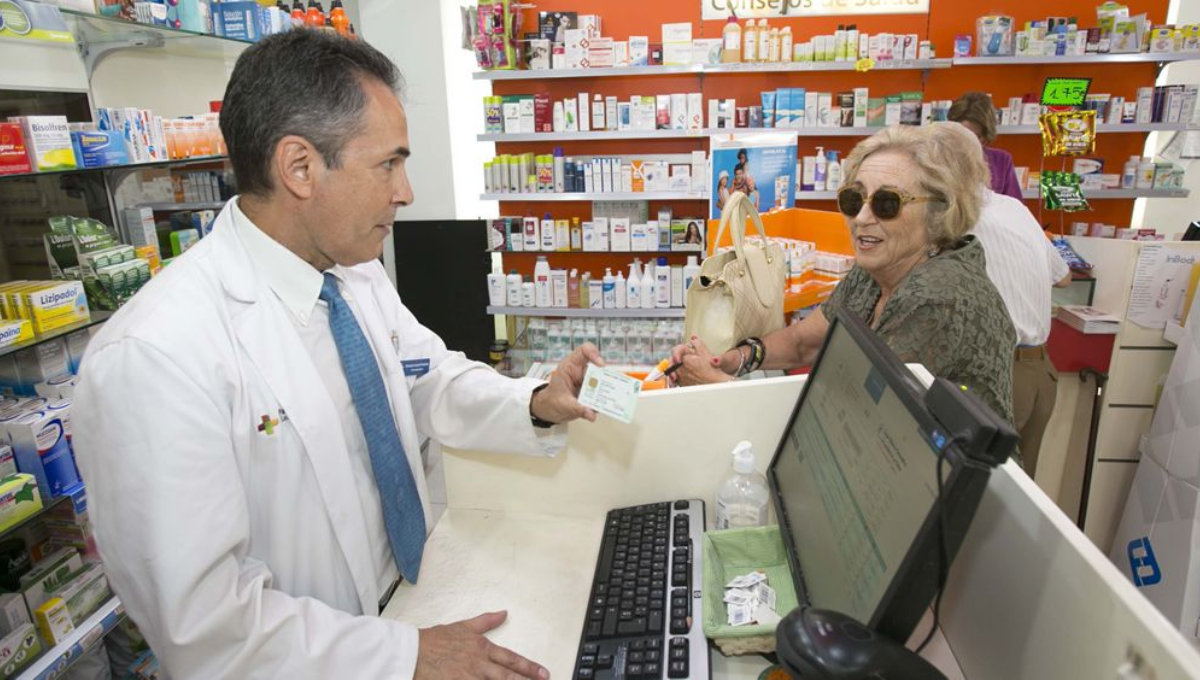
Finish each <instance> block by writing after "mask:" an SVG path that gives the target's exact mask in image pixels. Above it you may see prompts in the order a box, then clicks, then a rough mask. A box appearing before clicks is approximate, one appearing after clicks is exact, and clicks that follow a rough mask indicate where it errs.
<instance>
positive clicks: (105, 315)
mask: <svg viewBox="0 0 1200 680" xmlns="http://www.w3.org/2000/svg"><path fill="white" fill-rule="evenodd" d="M113 314H114V312H100V311H94V312H92V313H91V318H89V319H88V320H87V321H80V322H79V323H73V324H71V325H70V326H63V327H62V328H56V329H54V330H53V331H51V332H49V333H43V334H42V335H38V336H35V337H34V338H33V339H32V340H26V341H25V342H19V343H17V344H15V345H9V346H7V347H0V357H4V356H8V355H9V354H12V353H13V352H19V351H21V350H23V349H29V348H30V347H36V346H37V345H40V344H42V343H43V342H49V341H51V340H56V339H58V338H61V337H64V336H67V335H70V334H71V333H74V332H75V331H78V330H82V329H84V328H91V327H92V326H95V325H97V324H102V323H104V322H105V321H108V320H109V318H111V317H112V315H113Z"/></svg>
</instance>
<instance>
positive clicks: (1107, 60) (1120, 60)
mask: <svg viewBox="0 0 1200 680" xmlns="http://www.w3.org/2000/svg"><path fill="white" fill-rule="evenodd" d="M1193 59H1200V52H1165V53H1161V54H1150V53H1146V52H1138V53H1133V54H1072V55H1064V56H1061V57H1045V56H1037V57H955V58H954V59H953V62H954V66H956V67H957V66H1013V65H1025V64H1146V63H1149V64H1159V63H1168V62H1175V61H1191V60H1193Z"/></svg>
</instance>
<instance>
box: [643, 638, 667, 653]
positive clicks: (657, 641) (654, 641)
mask: <svg viewBox="0 0 1200 680" xmlns="http://www.w3.org/2000/svg"><path fill="white" fill-rule="evenodd" d="M662 647H663V641H662V638H660V637H652V638H650V639H649V640H646V649H659V650H661V649H662Z"/></svg>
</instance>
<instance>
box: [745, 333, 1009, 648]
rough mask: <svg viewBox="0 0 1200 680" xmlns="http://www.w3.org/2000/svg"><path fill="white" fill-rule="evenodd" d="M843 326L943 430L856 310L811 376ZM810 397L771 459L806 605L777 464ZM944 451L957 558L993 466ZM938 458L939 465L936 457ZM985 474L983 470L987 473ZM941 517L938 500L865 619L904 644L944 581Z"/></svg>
mask: <svg viewBox="0 0 1200 680" xmlns="http://www.w3.org/2000/svg"><path fill="white" fill-rule="evenodd" d="M839 325H841V326H845V330H846V331H848V334H849V335H850V337H851V338H853V340H854V341H855V342H856V343H858V345H859V347H860V348H861V349H862V350H863V352H864V353H865V354H866V355H867V358H868V359H869V360H870V361H871V362H872V365H874V366H875V367H876V368H878V369H880V371H879V372H880V374H881V375H882V376H883V377H884V379H885V380H886V381H887V385H888V387H889V388H891V389H892V390H893V391H894V392H895V393H896V394H897V396H898V397H899V399H900V400H901V402H902V403H903V404H904V405H905V406H906V407H907V408H908V410H909V412H910V413H912V414H913V415H914V417H915V418H916V420H917V422H918V424H919V426H920V428H921V430H922V432H923V433H924V434H925V436H926V437H930V438H931V441H932V437H933V436H934V433H940V432H941V429H940V428H939V427H938V425H937V422H936V421H935V420H934V418H933V416H932V415H930V413H929V411H928V409H927V408H926V407H925V405H924V400H923V395H924V392H925V388H924V386H922V385H921V384H920V383H919V382H918V381H917V379H916V378H915V377H914V376H913V375H912V373H911V372H910V371H909V370H908V368H907V367H906V366H905V365H904V364H903V362H901V361H900V359H899V358H898V357H897V356H896V354H895V353H894V352H893V351H892V350H891V348H889V347H888V346H887V345H886V344H885V343H884V341H883V340H882V339H881V338H880V337H879V336H878V335H877V334H876V333H875V332H874V331H872V330H871V329H870V328H869V327H868V326H867V325H866V324H865V323H864V322H863V321H862V320H861V319H859V318H858V316H857V315H855V314H853V313H852V312H848V311H845V310H839V311H838V313H837V315H836V316H835V318H834V319H832V320H831V322H830V326H829V331H828V333H826V336H825V341H824V343H823V344H822V346H821V351H820V353H819V354H818V355H817V359H816V361H814V362H813V365H812V370H811V372H810V373H809V376H808V380H809V381H811V380H814V379H816V378H817V376H818V375H819V374H820V369H821V362H822V359H823V358H824V356H825V352H826V349H827V348H828V347H829V344H830V342H831V340H832V339H833V337H834V333H835V330H836V329H837V328H838V326H839ZM807 398H808V389H807V384H806V386H805V389H804V390H803V391H802V392H801V394H800V397H799V399H797V401H796V406H795V408H793V409H792V415H791V418H789V419H788V422H787V425H786V426H785V427H784V429H783V433H782V436H781V437H780V441H779V445H778V446H777V447H776V449H775V455H774V456H773V457H772V458H771V463H770V465H769V466H768V468H767V480H768V484H769V486H770V492H771V501H772V504H773V505H774V507H775V516H776V517H777V518H778V519H779V524H780V534H781V536H782V537H783V543H784V548H785V553H786V554H787V558H788V565H789V568H790V571H791V573H792V579H793V583H794V585H795V588H796V596H797V601H798V602H800V604H802V605H804V604H811V598H810V597H809V594H808V589H807V587H806V586H805V583H804V575H803V571H802V569H801V566H800V559H799V556H798V554H797V550H796V545H795V542H794V540H793V538H792V532H791V528H790V522H789V518H788V514H787V511H786V509H785V508H784V507H783V501H782V498H781V496H780V493H779V479H778V475H777V468H778V464H779V460H780V457H781V456H782V454H783V451H784V445H785V444H786V442H787V436H788V433H789V432H791V429H792V426H793V425H794V424H795V422H796V418H797V416H798V415H799V414H800V409H802V408H803V407H804V404H805V401H806V400H807ZM942 451H943V453H944V455H945V463H944V464H943V473H944V484H943V501H944V502H945V503H946V506H947V512H952V511H953V512H958V513H961V514H960V515H959V516H958V517H957V518H956V521H954V522H953V524H954V526H953V527H948V531H947V534H948V536H947V543H948V544H949V545H948V547H949V550H950V554H949V555H948V558H953V555H954V553H956V552H957V549H958V546H959V545H960V544H961V542H962V537H963V535H965V533H966V525H968V524H969V523H970V519H971V517H972V516H973V515H974V511H975V507H976V506H977V505H978V501H979V498H980V497H981V496H982V488H983V486H985V485H986V478H987V472H988V470H987V468H986V466H981V465H978V464H972V463H971V461H969V460H968V459H967V457H966V456H965V455H964V454H963V452H962V451H961V450H960V449H959V447H958V446H957V445H956V444H954V443H953V442H952V441H951V442H949V443H948V444H947V445H945V446H944V447H943V449H942ZM934 462H935V464H936V458H935V459H934ZM979 473H982V478H981V477H980V474H979ZM938 516H939V508H938V504H937V503H936V502H935V503H934V504H933V505H932V506H931V508H930V511H929V513H928V515H927V516H926V517H925V519H924V520H923V521H922V522H921V526H920V529H919V530H918V531H917V534H916V537H915V538H914V541H913V544H912V546H911V547H910V548H909V550H908V552H907V553H906V554H905V556H904V559H903V560H901V562H900V566H899V567H898V569H897V571H896V575H895V577H894V578H893V579H892V582H891V583H890V584H889V585H888V587H887V589H886V590H885V591H884V594H883V597H882V598H881V599H880V602H879V606H878V607H877V608H876V610H875V612H874V614H873V615H872V616H871V619H870V620H869V621H865V622H864V623H865V624H866V625H868V626H869V627H871V628H873V629H875V630H877V631H879V632H881V633H883V634H885V635H887V636H888V637H891V638H892V639H893V640H898V641H900V642H901V643H903V642H905V641H906V640H907V639H908V637H909V636H911V634H912V631H913V629H914V628H915V627H916V625H917V623H918V622H919V621H920V619H921V617H922V616H923V615H924V612H925V610H926V609H927V608H928V606H929V604H930V602H931V601H932V599H933V596H934V595H935V594H936V589H937V581H938V579H937V573H936V570H937V568H938V565H939V564H940V556H939V548H938V539H939V532H938V526H937V525H938ZM948 567H949V565H946V568H947V569H948Z"/></svg>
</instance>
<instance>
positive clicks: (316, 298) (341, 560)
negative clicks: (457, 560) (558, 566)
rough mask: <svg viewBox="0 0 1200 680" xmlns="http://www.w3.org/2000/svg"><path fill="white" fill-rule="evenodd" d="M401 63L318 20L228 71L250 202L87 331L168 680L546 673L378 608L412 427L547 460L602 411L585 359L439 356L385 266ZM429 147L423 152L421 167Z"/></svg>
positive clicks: (231, 143)
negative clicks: (591, 394) (525, 376)
mask: <svg viewBox="0 0 1200 680" xmlns="http://www.w3.org/2000/svg"><path fill="white" fill-rule="evenodd" d="M398 79H399V74H398V73H397V71H396V67H395V66H394V65H393V64H392V63H391V62H390V61H388V60H387V58H386V57H384V56H383V55H382V54H380V53H379V52H378V51H376V50H374V49H373V48H371V47H370V46H368V45H367V44H366V43H363V42H360V41H350V40H345V39H342V38H339V37H337V36H334V35H329V34H326V33H324V32H320V31H291V32H288V33H286V34H283V35H280V36H273V37H270V38H267V39H265V40H263V41H262V42H260V43H258V44H257V45H255V46H252V47H250V48H249V49H247V50H246V51H245V53H244V54H243V55H242V56H241V58H240V59H239V60H238V62H237V66H236V68H235V69H234V72H233V74H232V76H231V78H230V82H229V85H228V89H227V91H226V93H225V99H224V106H223V108H222V113H221V129H222V131H223V133H224V135H225V140H226V143H227V145H228V147H229V156H230V160H231V162H232V164H233V169H234V172H235V174H236V177H237V181H238V185H239V188H240V191H241V194H240V196H239V197H238V198H235V199H234V200H232V201H230V203H229V204H228V205H227V206H226V208H225V209H224V210H223V211H222V212H221V215H220V217H219V218H218V219H217V223H216V226H215V228H214V230H213V232H212V234H211V235H210V236H208V237H206V238H205V239H204V240H203V241H202V242H201V243H200V244H199V245H197V246H196V247H195V248H193V249H192V250H191V251H189V252H188V253H187V254H186V255H184V256H183V257H181V258H179V260H178V261H176V262H175V263H173V264H172V265H170V266H169V267H168V268H167V269H166V270H165V271H164V272H163V273H162V274H160V275H159V276H158V277H156V278H155V280H154V281H152V282H151V283H150V284H149V285H148V286H147V287H146V288H145V289H144V290H143V291H141V292H140V293H139V294H138V295H137V296H136V297H135V298H134V299H133V300H132V301H131V302H130V303H129V304H128V305H126V306H125V308H123V309H122V310H121V311H120V312H118V313H117V314H116V316H114V317H113V318H112V319H111V320H110V321H109V322H108V323H107V324H106V325H105V327H104V329H103V330H102V331H101V332H100V333H99V334H98V335H97V336H96V337H95V338H94V339H93V340H92V342H91V346H90V348H89V351H88V355H87V357H86V359H85V360H84V366H85V368H84V369H83V372H82V377H81V381H80V385H79V390H78V393H77V398H76V402H75V412H74V443H75V446H76V451H77V455H78V459H79V464H80V467H81V469H82V472H83V477H84V479H85V481H86V483H87V488H88V492H89V496H90V503H89V505H90V508H91V518H92V521H93V523H94V525H95V528H96V534H97V542H98V545H99V548H100V552H101V555H102V557H103V559H104V563H105V567H106V570H107V572H108V575H109V579H110V580H111V583H112V586H113V588H114V590H115V591H116V593H117V594H118V595H119V596H120V597H121V600H122V602H123V603H124V605H125V608H126V610H127V611H128V613H129V615H130V616H131V617H132V619H133V620H134V621H135V622H136V623H137V624H138V626H139V627H140V628H141V630H142V632H143V633H144V634H145V636H146V639H147V640H148V641H149V643H150V646H151V647H152V649H153V650H154V652H155V653H156V654H157V655H158V657H159V660H160V662H161V663H162V665H163V667H164V669H165V670H166V672H167V674H168V675H169V676H170V677H171V678H174V679H176V680H179V679H180V678H205V679H209V678H239V679H241V678H266V677H281V678H291V679H295V678H351V677H353V678H408V677H414V676H415V677H452V678H460V677H543V678H544V677H548V674H547V672H546V671H545V669H543V668H542V667H540V666H538V665H537V664H535V663H533V662H531V661H529V660H527V659H524V658H522V657H520V656H518V655H517V654H515V653H513V652H511V651H509V650H506V649H503V648H501V647H499V646H496V645H493V644H492V643H490V642H489V641H488V640H487V639H486V638H485V637H484V634H485V633H486V632H488V631H489V630H491V629H493V628H495V627H496V626H498V625H500V624H501V623H502V622H503V620H504V617H505V614H504V612H496V613H491V614H483V615H481V616H479V617H477V618H475V619H471V620H469V621H463V622H459V623H455V624H451V625H445V626H437V627H434V628H429V629H423V630H419V631H418V630H417V629H416V628H415V627H414V626H411V625H408V624H405V623H402V622H399V621H392V620H385V619H381V618H379V617H378V614H379V612H380V611H382V608H383V606H384V605H386V603H387V600H388V598H389V597H390V595H391V592H392V591H393V590H394V588H395V584H396V583H397V582H398V581H399V579H400V578H401V577H402V578H404V579H407V580H409V581H414V582H415V581H417V579H418V574H419V569H420V558H421V552H422V549H423V546H424V541H425V537H426V535H427V533H428V531H429V529H430V528H431V527H430V526H429V518H430V513H429V504H428V499H427V491H426V488H425V484H424V476H423V474H422V467H421V461H420V455H419V448H418V447H419V436H420V435H426V436H429V437H431V438H433V439H436V440H438V441H441V442H444V443H446V444H449V445H453V446H457V447H464V448H485V449H494V450H502V451H519V452H528V453H530V454H533V455H553V454H554V453H555V452H556V451H557V450H559V448H561V445H562V443H563V439H564V436H563V432H561V431H560V430H561V428H556V427H553V425H554V424H556V423H564V422H567V421H569V420H573V419H575V418H580V417H582V418H587V419H588V420H594V419H595V414H594V413H592V412H591V411H590V410H588V409H585V408H584V407H582V406H581V405H580V404H579V403H578V401H577V400H576V397H577V395H578V384H579V382H580V381H581V380H582V374H583V371H584V369H585V368H586V366H587V363H588V361H589V360H590V361H593V362H596V363H601V362H600V357H599V355H598V354H597V352H596V350H595V348H594V347H591V346H588V347H586V348H584V349H582V350H580V351H577V352H576V353H575V354H573V355H572V356H571V357H570V358H568V359H567V360H566V361H565V362H564V363H563V364H562V365H560V366H559V370H558V371H557V373H556V374H555V377H554V378H553V379H552V380H551V382H550V383H548V384H547V383H542V382H539V381H533V380H512V379H508V378H505V377H502V376H500V375H498V374H497V373H495V372H494V371H492V370H491V369H490V368H488V367H487V366H484V365H482V364H479V363H475V362H472V361H468V360H467V359H466V358H465V357H463V356H462V355H461V354H458V353H454V352H450V351H447V349H446V347H445V345H444V344H443V343H442V341H441V340H440V339H439V338H438V337H437V336H436V335H434V334H433V333H432V332H431V331H429V330H428V329H426V328H424V327H423V326H421V325H420V324H419V323H418V322H417V320H416V319H415V318H413V316H412V314H411V313H409V311H408V310H407V309H406V308H405V307H404V305H403V304H402V303H401V301H400V298H399V296H398V295H397V293H396V290H395V288H394V287H393V286H392V285H391V283H390V281H389V280H388V278H387V276H386V275H385V273H384V270H383V267H382V266H381V265H380V264H379V262H378V260H377V258H378V257H379V256H380V254H381V252H382V243H383V240H384V238H385V237H386V235H387V234H388V230H389V229H390V228H391V226H392V223H393V220H394V214H395V210H396V209H397V208H398V207H400V206H404V205H407V204H408V203H410V202H411V201H412V200H413V196H412V191H411V188H410V186H409V182H408V177H407V175H406V174H405V173H406V170H405V161H406V159H407V158H408V156H409V134H408V129H407V122H406V119H405V114H404V109H403V107H402V105H401V103H400V101H399V100H398V98H397V95H396V93H395V90H396V87H397V82H398ZM432 152H433V151H432V150H431V151H430V153H432Z"/></svg>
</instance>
